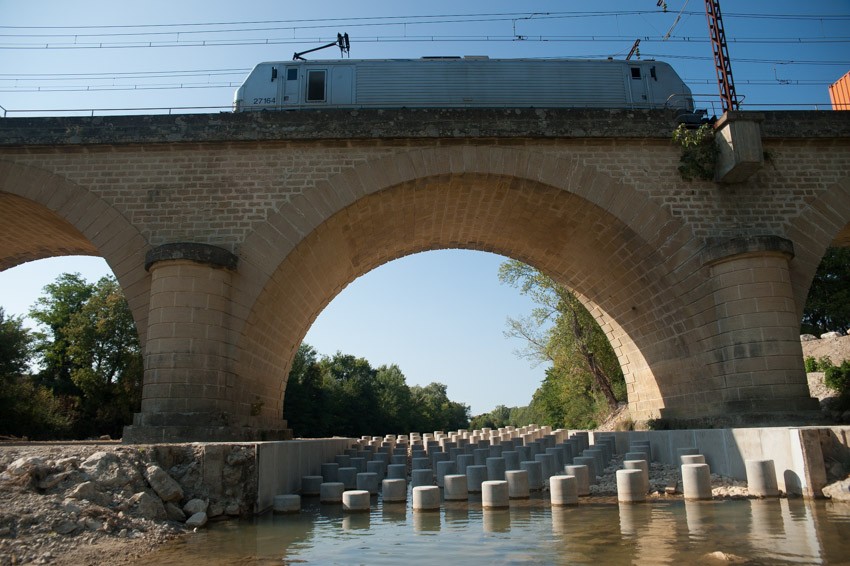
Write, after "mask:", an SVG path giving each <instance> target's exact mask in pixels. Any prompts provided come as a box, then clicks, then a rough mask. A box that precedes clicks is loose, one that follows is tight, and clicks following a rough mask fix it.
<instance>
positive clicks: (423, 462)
mask: <svg viewBox="0 0 850 566" xmlns="http://www.w3.org/2000/svg"><path fill="white" fill-rule="evenodd" d="M410 469H411V470H430V469H431V458H427V457H423V458H413V459H412V460H411V461H410Z"/></svg>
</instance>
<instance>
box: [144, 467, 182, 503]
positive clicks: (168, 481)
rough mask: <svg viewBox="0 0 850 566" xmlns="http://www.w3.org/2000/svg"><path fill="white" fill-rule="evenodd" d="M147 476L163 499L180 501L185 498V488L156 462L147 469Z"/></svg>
mask: <svg viewBox="0 0 850 566" xmlns="http://www.w3.org/2000/svg"><path fill="white" fill-rule="evenodd" d="M145 478H146V479H147V480H148V483H149V484H150V485H151V487H152V488H153V490H154V491H155V492H156V494H157V495H159V498H160V499H162V500H163V501H165V502H169V501H180V500H181V499H183V488H181V487H180V484H179V483H177V482H176V481H175V480H174V478H172V477H171V476H169V475H168V472H166V471H165V470H163V469H162V468H160V467H159V466H157V465H156V464H151V465H150V466H148V467H147V468H146V469H145Z"/></svg>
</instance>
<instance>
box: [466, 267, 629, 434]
mask: <svg viewBox="0 0 850 566" xmlns="http://www.w3.org/2000/svg"><path fill="white" fill-rule="evenodd" d="M499 280H500V281H501V282H502V283H505V284H508V285H511V286H513V287H516V288H518V289H519V290H520V292H521V293H522V294H524V295H528V296H529V297H531V298H532V299H533V300H534V302H535V303H536V304H537V305H538V306H537V307H535V308H534V309H533V311H532V313H531V315H530V316H529V317H527V318H524V319H508V330H507V331H506V335H507V336H509V337H513V338H520V339H522V340H523V341H524V342H525V345H526V346H525V348H524V350H522V351H521V352H519V354H520V355H521V356H523V357H525V358H528V359H530V360H532V361H534V362H537V363H540V362H544V361H546V362H550V363H551V364H552V365H551V367H550V368H548V369H547V370H546V375H545V378H544V379H543V382H542V384H541V385H540V387H539V388H538V389H537V390H536V391H535V393H534V395H533V397H532V401H531V404H530V405H529V406H528V407H527V408H520V407H517V408H514V409H511V410H509V411H508V413H507V414H508V418H509V420H510V419H511V418H512V417H519V416H520V415H521V416H522V417H524V418H528V419H532V420H528V421H525V422H511V423H509V424H513V425H515V426H516V425H519V424H528V423H529V422H535V423H536V424H547V425H550V426H555V427H570V428H590V427H593V426H595V425H596V424H597V423H598V421H599V420H600V419H601V418H604V417H605V416H607V414H608V413H609V412H610V411H612V410H613V409H615V408H616V407H617V405H618V403H619V402H620V401H622V400H624V399H625V396H626V391H625V381H624V379H623V372H622V369H621V368H620V364H619V361H618V360H617V356H616V354H615V353H614V350H613V348H611V344H610V343H609V342H608V338H607V336H606V335H605V333H604V332H603V330H602V328H600V326H599V324H598V323H597V322H596V320H595V319H594V318H593V315H591V313H590V312H589V311H588V310H587V309H586V308H585V307H584V305H583V304H582V303H581V301H580V300H579V299H578V297H577V296H576V295H575V294H574V293H572V292H571V291H570V290H569V289H566V288H565V287H563V286H561V285H559V284H558V283H557V282H555V281H554V280H553V279H552V278H550V277H548V276H546V275H545V274H543V273H541V272H540V271H538V270H536V269H534V268H532V267H531V266H529V265H526V264H524V263H522V262H519V261H515V260H509V261H506V262H505V263H503V264H502V265H501V266H500V268H499ZM523 409H524V410H523ZM496 410H497V411H499V414H493V413H489V414H488V415H483V416H482V419H481V420H487V419H490V420H491V421H492V422H498V421H501V420H504V416H505V412H504V409H503V408H500V407H497V408H496Z"/></svg>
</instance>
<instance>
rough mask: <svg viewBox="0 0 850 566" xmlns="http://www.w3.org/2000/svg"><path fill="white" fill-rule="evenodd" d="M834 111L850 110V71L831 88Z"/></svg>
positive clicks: (830, 93) (830, 97) (830, 95)
mask: <svg viewBox="0 0 850 566" xmlns="http://www.w3.org/2000/svg"><path fill="white" fill-rule="evenodd" d="M829 99H830V100H832V109H833V110H850V71H848V72H847V74H845V75H844V76H843V77H841V78H840V79H838V80H837V81H835V84H833V85H831V86H830V87H829Z"/></svg>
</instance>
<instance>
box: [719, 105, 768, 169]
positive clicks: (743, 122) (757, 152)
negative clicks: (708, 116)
mask: <svg viewBox="0 0 850 566" xmlns="http://www.w3.org/2000/svg"><path fill="white" fill-rule="evenodd" d="M763 120H764V115H763V114H760V113H752V112H747V113H744V112H727V113H726V114H724V115H723V116H722V117H721V118H720V120H718V121H717V124H716V125H715V132H716V133H715V137H714V140H715V143H716V144H717V147H718V149H719V150H720V155H719V156H718V158H717V170H716V171H715V175H714V178H715V180H716V181H719V182H721V183H740V182H742V181H746V180H747V179H749V178H750V177H751V176H752V175H753V174H755V173H756V172H757V171H758V170H759V169H761V168H762V167H763V166H764V149H763V148H762V143H761V126H760V125H759V124H760V122H761V121H763Z"/></svg>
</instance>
